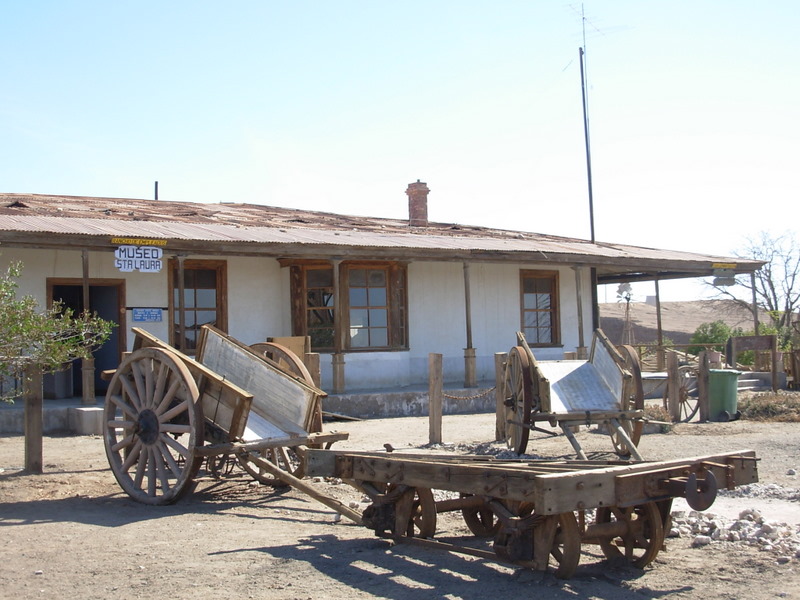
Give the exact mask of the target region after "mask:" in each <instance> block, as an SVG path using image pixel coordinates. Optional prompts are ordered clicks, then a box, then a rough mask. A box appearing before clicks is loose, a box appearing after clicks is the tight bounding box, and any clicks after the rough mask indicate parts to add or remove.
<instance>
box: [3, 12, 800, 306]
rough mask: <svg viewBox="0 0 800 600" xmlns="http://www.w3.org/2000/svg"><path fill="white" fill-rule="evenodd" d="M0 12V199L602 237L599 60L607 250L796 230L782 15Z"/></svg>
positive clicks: (791, 92)
mask: <svg viewBox="0 0 800 600" xmlns="http://www.w3.org/2000/svg"><path fill="white" fill-rule="evenodd" d="M0 9H1V10H2V18H0V67H1V68H2V81H3V91H2V93H0V142H1V143H0V188H2V189H0V191H3V192H8V193H14V192H16V193H39V194H65V195H77V196H104V197H124V198H152V197H153V196H154V188H155V182H156V181H158V182H159V183H158V187H159V198H160V199H162V200H172V201H189V202H208V203H217V202H245V203H255V204H265V205H271V206H281V207H290V208H302V209H308V210H323V211H330V212H337V213H343V214H352V215H368V216H376V217H387V218H400V219H405V218H407V217H408V199H407V196H406V194H405V189H406V187H407V185H408V184H409V183H411V182H414V181H416V180H418V179H420V180H422V181H424V182H427V184H428V187H429V188H430V189H431V192H430V195H429V204H428V207H429V208H428V211H429V212H428V214H429V218H430V220H432V221H439V222H447V223H461V224H468V225H483V226H487V227H497V228H503V229H513V230H521V231H532V232H538V233H547V234H553V235H563V236H569V237H578V238H584V239H589V238H590V237H591V230H590V216H589V186H588V183H587V163H586V145H585V138H584V120H583V106H582V87H581V68H580V67H581V64H580V59H579V48H584V49H585V64H584V66H585V79H586V96H587V104H588V115H589V132H590V149H591V169H592V186H591V189H592V196H593V208H594V210H593V213H594V229H595V238H596V239H597V240H598V241H605V242H614V243H623V244H632V245H637V246H646V247H654V248H666V249H674V250H686V251H691V252H701V253H707V254H713V255H723V256H733V255H735V254H736V253H737V252H739V251H741V248H742V246H743V243H744V241H745V240H746V239H747V238H750V237H752V238H755V237H757V234H758V233H760V232H762V231H767V232H774V233H775V234H776V235H778V234H780V233H784V232H787V231H788V232H790V233H794V232H796V230H797V228H798V227H799V226H800V225H798V224H800V218H798V216H799V215H800V211H798V209H797V200H798V190H799V188H800V184H798V177H797V176H796V172H797V162H798V160H797V159H798V147H800V143H799V142H800V117H799V116H798V110H799V109H800V102H799V100H800V78H798V77H797V75H798V69H797V52H796V50H797V46H798V44H797V42H796V40H797V35H798V31H800V8H797V5H796V3H795V2H791V1H789V0H765V1H763V2H758V3H756V2H753V1H752V0H728V1H726V2H720V1H711V0H691V1H689V0H670V1H661V0H648V1H642V0H586V1H585V2H582V3H581V2H562V1H555V0H552V1H551V0H538V1H534V0H517V1H514V0H491V1H489V0H483V1H478V0H460V1H455V0H452V1H451V0H426V1H417V0H404V1H403V2H388V1H381V0H372V1H367V0H361V1H355V0H353V1H348V0H339V1H322V0H318V1H310V0H297V1H294V2H286V1H278V0H260V1H252V0H239V1H234V2H219V1H215V2H210V1H204V0H194V1H191V2H188V1H182V0H175V1H170V2H164V1H163V0H162V1H159V2H152V1H148V0H140V1H137V2H108V1H107V0H104V1H80V0H75V1H69V0H57V1H56V0H52V1H48V0H37V1H32V2H12V1H11V0H3V1H2V2H0ZM660 287H661V289H660V291H661V297H662V300H665V301H670V300H690V299H695V298H697V297H698V295H701V294H704V293H705V292H704V288H702V287H701V286H700V285H699V283H697V282H688V283H687V282H679V283H671V282H662V284H661V286H660ZM614 292H615V290H614V289H611V290H604V291H601V293H600V301H612V302H613V301H615V293H614ZM653 293H654V291H653V286H652V284H639V285H637V286H635V287H634V299H635V300H644V298H645V296H646V295H652V294H653Z"/></svg>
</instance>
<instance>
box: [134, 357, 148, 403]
mask: <svg viewBox="0 0 800 600" xmlns="http://www.w3.org/2000/svg"><path fill="white" fill-rule="evenodd" d="M143 363H147V365H144V364H143ZM144 366H149V367H151V366H152V362H151V361H150V360H149V359H146V360H141V361H137V362H134V363H131V375H132V376H133V383H134V384H135V385H136V397H137V398H139V401H140V402H141V405H142V409H145V408H151V407H150V406H148V405H147V399H148V396H147V386H146V385H145V383H144V377H143V375H142V369H143V367H144Z"/></svg>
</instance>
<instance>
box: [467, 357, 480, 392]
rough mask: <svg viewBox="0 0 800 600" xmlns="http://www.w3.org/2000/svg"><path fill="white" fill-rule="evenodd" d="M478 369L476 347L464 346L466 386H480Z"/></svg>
mask: <svg viewBox="0 0 800 600" xmlns="http://www.w3.org/2000/svg"><path fill="white" fill-rule="evenodd" d="M476 371H477V367H476V359H475V348H464V387H466V388H474V387H477V386H478V383H477V377H476Z"/></svg>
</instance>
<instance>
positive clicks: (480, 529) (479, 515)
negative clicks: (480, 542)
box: [461, 494, 500, 537]
mask: <svg viewBox="0 0 800 600" xmlns="http://www.w3.org/2000/svg"><path fill="white" fill-rule="evenodd" d="M471 495H472V494H461V497H462V498H466V497H467V496H471ZM461 516H462V517H464V522H465V523H466V524H467V527H469V530H470V531H471V532H472V533H473V534H474V535H475V536H477V537H492V536H494V535H495V534H496V533H497V531H498V529H500V520H499V519H498V518H497V517H496V516H495V514H494V511H492V509H491V508H489V507H488V506H470V507H467V508H462V509H461Z"/></svg>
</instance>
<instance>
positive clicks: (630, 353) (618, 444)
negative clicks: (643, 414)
mask: <svg viewBox="0 0 800 600" xmlns="http://www.w3.org/2000/svg"><path fill="white" fill-rule="evenodd" d="M619 352H620V354H622V357H623V358H624V359H625V369H626V370H627V371H628V372H630V374H631V375H632V379H631V381H630V383H629V385H628V386H626V393H625V397H624V398H623V400H622V407H621V408H622V410H644V387H643V386H642V368H641V366H640V364H639V354H638V353H637V352H636V349H635V348H634V347H633V346H620V347H619ZM620 424H621V425H622V428H623V430H624V431H625V433H626V434H627V436H628V437H629V438H630V439H631V441H632V442H633V445H634V446H638V445H639V440H640V439H641V437H642V428H643V427H644V423H643V422H642V421H641V420H638V419H637V420H636V421H631V420H629V419H624V420H622V422H621V423H620ZM607 428H608V433H609V435H610V436H611V443H612V444H613V445H614V451H615V452H616V453H617V454H618V455H619V456H630V454H631V451H630V449H629V448H628V446H627V445H626V444H625V442H624V440H623V439H622V437H621V436H620V435H619V434H618V433H617V432H616V430H615V429H614V428H613V427H611V425H607Z"/></svg>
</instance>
